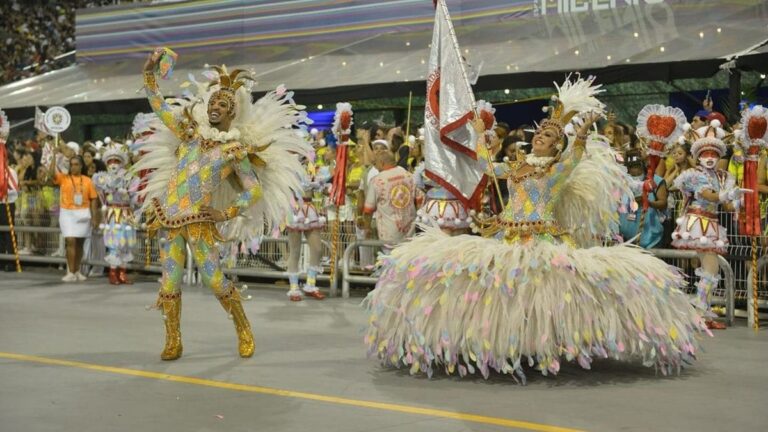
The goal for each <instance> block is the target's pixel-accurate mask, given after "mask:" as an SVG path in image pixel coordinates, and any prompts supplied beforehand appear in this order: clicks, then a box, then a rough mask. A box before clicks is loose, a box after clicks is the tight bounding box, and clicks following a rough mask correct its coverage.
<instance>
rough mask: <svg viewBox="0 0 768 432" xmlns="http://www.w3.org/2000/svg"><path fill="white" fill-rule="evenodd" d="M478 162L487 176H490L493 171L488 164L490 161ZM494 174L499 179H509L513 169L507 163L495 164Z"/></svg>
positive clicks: (478, 159) (482, 160)
mask: <svg viewBox="0 0 768 432" xmlns="http://www.w3.org/2000/svg"><path fill="white" fill-rule="evenodd" d="M477 161H478V163H479V165H480V168H481V169H482V170H483V172H485V173H486V174H488V175H490V174H491V170H490V166H491V165H489V163H488V160H487V159H486V158H477ZM492 166H493V173H494V174H495V175H496V177H498V178H507V177H509V175H510V174H512V167H511V165H510V164H509V163H507V162H493V164H492Z"/></svg>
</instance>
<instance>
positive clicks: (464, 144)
mask: <svg viewBox="0 0 768 432" xmlns="http://www.w3.org/2000/svg"><path fill="white" fill-rule="evenodd" d="M436 6H437V7H436V10H435V28H434V31H433V33H432V51H431V53H430V57H429V75H428V77H427V104H426V109H425V110H424V128H425V136H424V159H425V163H426V175H427V177H429V178H430V179H432V180H433V181H434V182H436V183H438V184H439V185H441V186H443V187H444V188H446V189H447V190H448V191H450V192H451V193H453V195H454V196H456V198H457V199H459V200H461V201H462V202H463V203H464V205H466V206H467V207H470V208H471V207H475V206H476V204H477V203H478V202H479V197H480V195H481V194H482V191H483V189H484V187H485V176H484V175H483V170H482V164H481V163H480V162H479V161H478V155H477V148H476V147H477V136H476V133H475V132H474V130H473V129H472V126H471V124H470V121H471V120H472V119H473V118H474V103H475V98H474V94H473V93H472V87H471V86H470V84H469V80H468V79H467V74H466V70H465V61H464V59H463V57H462V56H461V54H460V52H459V46H458V42H457V41H456V37H455V34H454V33H453V25H452V24H451V17H450V16H449V15H448V10H447V8H446V7H445V4H444V2H443V0H438V2H437V5H436Z"/></svg>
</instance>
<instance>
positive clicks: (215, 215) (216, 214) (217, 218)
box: [200, 206, 228, 222]
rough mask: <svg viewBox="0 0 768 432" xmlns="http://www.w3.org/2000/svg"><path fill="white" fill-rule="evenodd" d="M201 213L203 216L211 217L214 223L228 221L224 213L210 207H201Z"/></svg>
mask: <svg viewBox="0 0 768 432" xmlns="http://www.w3.org/2000/svg"><path fill="white" fill-rule="evenodd" d="M200 211H201V212H202V213H203V214H207V215H209V216H210V217H211V219H213V221H214V222H224V221H225V220H227V219H228V218H227V215H226V214H225V213H224V212H223V211H221V210H216V209H215V208H213V207H210V206H203V207H200Z"/></svg>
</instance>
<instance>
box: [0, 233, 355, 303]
mask: <svg viewBox="0 0 768 432" xmlns="http://www.w3.org/2000/svg"><path fill="white" fill-rule="evenodd" d="M14 230H15V231H16V237H17V240H18V242H19V249H22V248H23V246H22V245H21V242H22V239H26V240H28V241H29V242H30V244H31V245H32V247H30V248H29V249H30V252H31V253H28V254H27V253H25V254H21V255H19V259H20V261H22V262H32V263H46V264H60V265H66V258H65V251H64V245H63V239H62V238H61V231H60V229H59V228H58V227H31V226H23V225H22V226H14ZM8 231H10V227H9V226H7V225H6V226H0V232H8ZM136 234H137V242H136V245H135V246H134V248H133V250H132V253H133V256H134V260H133V262H131V263H130V264H128V265H127V266H126V267H127V268H129V269H132V270H140V271H146V272H150V273H162V267H161V260H160V247H161V240H160V236H155V237H154V238H152V239H147V233H146V232H145V231H142V230H137V232H136ZM342 236H343V233H342ZM327 239H328V235H324V240H323V244H324V246H325V249H326V250H325V252H326V253H325V256H326V257H327V256H329V254H328V252H329V251H330V244H329V242H328V240H327ZM344 240H347V241H349V239H345V238H342V244H344V243H343V242H344ZM287 243H288V240H287V239H286V238H283V237H281V238H265V239H264V240H263V241H262V243H261V247H260V249H259V251H258V252H257V253H252V252H250V251H243V250H241V249H240V248H238V247H235V249H234V250H232V249H229V248H228V249H226V250H225V251H222V252H223V253H224V255H225V258H224V260H223V262H222V271H223V272H224V274H226V275H230V276H248V277H256V278H269V279H287V278H288V275H287V273H286V269H285V265H286V261H287V259H288V246H287ZM89 246H90V247H89ZM103 248H104V246H103V243H102V241H101V235H100V234H95V235H93V236H92V237H91V242H90V245H88V244H86V249H89V250H86V253H85V255H84V257H83V264H84V265H86V266H97V267H108V266H109V264H108V263H107V262H106V261H104V259H103V257H104V251H103ZM100 249H101V250H100ZM303 256H304V257H306V256H307V254H306V253H304V254H303ZM228 257H229V258H228ZM232 257H234V260H233V259H232ZM0 259H1V260H7V261H13V260H15V256H14V255H13V254H0ZM325 261H326V262H325V263H324V264H325V266H324V267H326V268H325V271H324V273H323V274H320V275H318V276H317V280H318V281H322V282H326V283H329V286H330V294H331V296H336V295H337V294H338V289H337V286H338V284H337V283H334V284H330V275H329V269H330V262H329V260H327V259H326V260H325ZM337 272H338V269H337ZM337 274H338V273H337ZM336 279H337V280H338V278H336ZM199 281H200V278H199V277H197V275H196V269H195V265H194V263H193V261H192V254H191V253H187V261H186V272H185V275H184V282H185V283H187V284H194V283H197V282H199Z"/></svg>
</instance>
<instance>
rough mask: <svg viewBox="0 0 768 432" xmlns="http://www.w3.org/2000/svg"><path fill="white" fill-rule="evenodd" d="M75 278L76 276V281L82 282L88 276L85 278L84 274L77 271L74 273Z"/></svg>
mask: <svg viewBox="0 0 768 432" xmlns="http://www.w3.org/2000/svg"><path fill="white" fill-rule="evenodd" d="M75 278H76V279H77V280H78V281H80V282H82V281H84V280H88V278H87V277H85V275H83V274H82V273H80V272H77V273H75Z"/></svg>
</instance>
